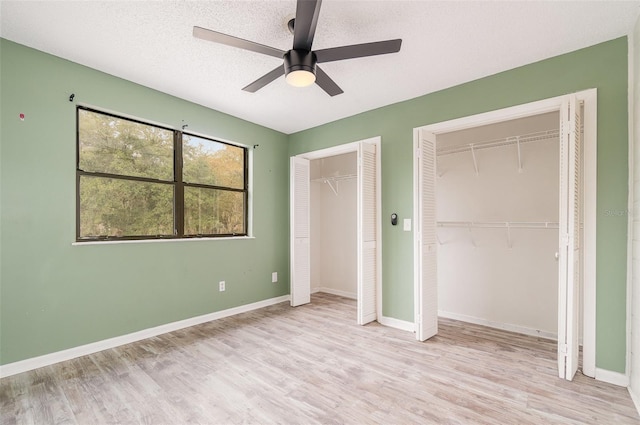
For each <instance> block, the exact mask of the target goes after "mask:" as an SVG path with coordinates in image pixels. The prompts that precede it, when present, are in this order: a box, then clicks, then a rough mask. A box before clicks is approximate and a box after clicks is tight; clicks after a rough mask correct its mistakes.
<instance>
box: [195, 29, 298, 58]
mask: <svg viewBox="0 0 640 425" xmlns="http://www.w3.org/2000/svg"><path fill="white" fill-rule="evenodd" d="M193 36H194V37H196V38H200V39H202V40H207V41H213V42H214V43H219V44H225V45H227V46H232V47H237V48H240V49H244V50H250V51H252V52H256V53H262V54H263V55H269V56H273V57H276V58H280V59H282V57H283V56H284V54H285V53H286V52H285V51H284V50H280V49H276V48H275V47H269V46H265V45H263V44H259V43H254V42H253V41H249V40H244V39H242V38H238V37H234V36H232V35H227V34H223V33H221V32H217V31H212V30H208V29H206V28H201V27H193Z"/></svg>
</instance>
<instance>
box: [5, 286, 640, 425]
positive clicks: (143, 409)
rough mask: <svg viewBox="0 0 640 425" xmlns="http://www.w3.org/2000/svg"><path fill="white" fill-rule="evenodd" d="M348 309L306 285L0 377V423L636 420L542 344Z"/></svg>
mask: <svg viewBox="0 0 640 425" xmlns="http://www.w3.org/2000/svg"><path fill="white" fill-rule="evenodd" d="M355 317H356V307H355V301H353V300H348V299H345V298H341V297H337V296H333V295H328V294H315V295H314V296H313V297H312V303H311V304H309V305H306V306H302V307H297V308H291V307H289V306H288V304H286V303H282V304H278V305H276V306H272V307H267V308H264V309H261V310H257V311H254V312H250V313H245V314H241V315H238V316H234V317H229V318H226V319H222V320H218V321H215V322H209V323H206V324H203V325H199V326H195V327H192V328H189V329H184V330H181V331H176V332H172V333H169V334H165V335H161V336H158V337H154V338H150V339H147V340H144V341H140V342H137V343H134V344H129V345H125V346H122V347H118V348H114V349H110V350H106V351H103V352H100V353H96V354H92V355H90V356H85V357H81V358H78V359H75V360H71V361H67V362H64V363H60V364H57V365H53V366H48V367H45V368H42V369H38V370H35V371H31V372H26V373H23V374H20V375H16V376H12V377H8V378H4V379H2V380H0V414H1V423H2V424H7V425H8V424H154V425H159V424H191V423H200V424H319V423H322V424H343V423H344V424H545V423H549V424H590V423H594V424H595V423H598V424H640V418H639V417H638V414H637V412H636V410H635V408H634V406H633V403H632V402H631V399H630V397H629V394H628V393H627V390H626V389H625V388H620V387H616V386H613V385H609V384H605V383H602V382H598V381H595V380H593V379H590V378H587V377H585V376H582V375H581V374H578V376H576V379H575V380H574V381H573V382H567V381H564V380H561V379H559V378H557V377H556V362H555V344H554V343H553V342H552V341H548V340H543V339H538V338H534V337H527V336H522V335H518V334H514V333H510V332H504V331H499V330H494V329H490V328H486V327H482V326H477V325H470V324H466V323H462V322H456V321H451V320H441V322H440V333H439V335H438V336H436V337H435V338H433V339H432V340H430V341H427V342H425V343H419V342H417V341H416V340H415V339H414V335H413V334H411V333H408V332H405V331H400V330H396V329H392V328H387V327H384V326H381V325H378V324H377V323H373V324H370V325H367V326H357V325H356V324H355Z"/></svg>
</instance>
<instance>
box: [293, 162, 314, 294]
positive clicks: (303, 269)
mask: <svg viewBox="0 0 640 425" xmlns="http://www.w3.org/2000/svg"><path fill="white" fill-rule="evenodd" d="M309 174H310V164H309V160H308V159H304V158H298V157H292V158H291V170H290V178H291V183H290V189H289V190H290V198H291V200H290V202H291V266H290V267H291V270H290V274H291V288H290V292H291V306H293V307H295V306H298V305H302V304H307V303H309V302H311V244H310V242H311V225H310V224H311V220H310V194H311V187H310V186H311V183H310V181H309Z"/></svg>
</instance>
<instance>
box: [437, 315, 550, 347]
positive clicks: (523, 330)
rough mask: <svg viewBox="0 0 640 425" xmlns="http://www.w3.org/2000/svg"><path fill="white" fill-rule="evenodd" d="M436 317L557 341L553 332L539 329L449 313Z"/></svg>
mask: <svg viewBox="0 0 640 425" xmlns="http://www.w3.org/2000/svg"><path fill="white" fill-rule="evenodd" d="M438 316H439V317H444V318H445V319H453V320H459V321H461V322H467V323H473V324H475V325H482V326H487V327H489V328H495V329H501V330H503V331H510V332H516V333H519V334H523V335H530V336H537V337H541V338H546V339H552V340H554V341H557V340H558V334H557V333H554V332H548V331H541V330H539V329H533V328H528V327H526V326H519V325H512V324H510V323H501V322H492V321H491V320H486V319H481V318H479V317H473V316H466V315H464V314H458V313H450V312H448V311H440V310H438Z"/></svg>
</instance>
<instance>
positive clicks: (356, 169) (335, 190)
mask: <svg viewBox="0 0 640 425" xmlns="http://www.w3.org/2000/svg"><path fill="white" fill-rule="evenodd" d="M290 174H291V187H290V193H291V233H290V235H291V259H290V265H291V287H290V290H291V305H292V306H294V307H295V306H298V305H303V304H306V303H309V302H310V301H311V293H312V292H325V293H330V294H334V295H339V296H343V297H347V298H351V299H355V300H356V302H357V317H356V322H357V323H358V324H360V325H365V324H367V323H370V322H372V321H374V320H377V319H378V318H379V317H380V312H381V307H382V300H381V297H380V295H379V294H380V293H381V288H380V285H381V276H382V272H381V262H382V261H381V250H380V244H381V238H380V234H381V217H380V196H381V194H380V137H375V138H372V139H367V140H362V141H359V142H354V143H348V144H344V145H339V146H336V147H332V148H327V149H322V150H319V151H313V152H307V153H304V154H300V155H298V156H294V157H291V173H290Z"/></svg>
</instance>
